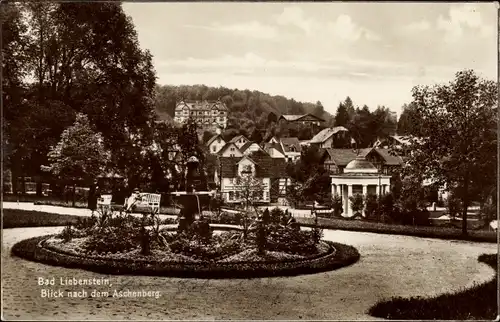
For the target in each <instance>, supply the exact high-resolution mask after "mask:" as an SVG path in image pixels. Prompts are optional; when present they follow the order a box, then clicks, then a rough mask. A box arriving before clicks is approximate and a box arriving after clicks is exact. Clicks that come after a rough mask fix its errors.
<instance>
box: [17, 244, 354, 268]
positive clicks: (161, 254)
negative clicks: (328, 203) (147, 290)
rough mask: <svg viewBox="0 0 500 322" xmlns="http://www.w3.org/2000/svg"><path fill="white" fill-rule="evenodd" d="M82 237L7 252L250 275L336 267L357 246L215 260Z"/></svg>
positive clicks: (75, 264)
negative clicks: (103, 247)
mask: <svg viewBox="0 0 500 322" xmlns="http://www.w3.org/2000/svg"><path fill="white" fill-rule="evenodd" d="M84 242H85V238H74V239H72V240H71V241H69V242H63V241H62V240H61V239H59V238H57V237H56V236H55V235H50V236H41V237H35V238H30V239H27V240H23V241H21V242H19V243H17V244H16V245H14V247H13V248H12V254H13V255H15V256H19V257H21V258H25V259H28V260H33V261H37V262H41V263H45V264H49V265H55V266H63V267H68V268H81V269H86V270H90V271H94V272H98V273H103V274H134V275H156V276H171V277H196V278H255V277H270V276H293V275H301V274H312V273H318V272H323V271H329V270H333V269H337V268H341V267H344V266H347V265H351V264H353V263H355V262H356V261H357V260H358V259H359V253H358V251H357V250H356V249H355V248H354V247H352V246H348V245H343V244H339V243H333V242H329V241H321V242H320V243H319V244H318V252H317V253H316V254H314V255H309V256H302V255H297V254H288V253H284V252H276V251H266V252H265V254H264V255H258V254H257V251H256V249H251V248H247V249H243V250H241V251H240V252H238V253H236V254H230V255H228V256H225V257H221V258H217V259H214V260H210V261H207V260H200V259H197V258H193V257H191V256H185V255H183V254H176V253H173V252H170V251H168V250H159V249H153V250H152V251H151V254H150V255H148V256H144V255H141V254H140V249H138V248H133V249H130V250H128V251H124V252H120V253H114V254H112V253H106V254H103V253H101V254H97V253H89V252H86V251H85V249H84V247H83V245H84Z"/></svg>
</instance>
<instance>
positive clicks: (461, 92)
mask: <svg viewBox="0 0 500 322" xmlns="http://www.w3.org/2000/svg"><path fill="white" fill-rule="evenodd" d="M413 103H414V105H415V110H416V114H417V117H418V118H419V119H420V120H422V122H421V123H420V127H419V130H418V135H419V137H420V139H418V140H417V139H412V144H411V146H410V147H411V153H410V158H409V160H408V167H406V174H407V175H412V176H414V177H416V178H419V179H420V180H423V179H424V178H427V179H432V180H433V181H435V182H436V183H437V184H439V185H441V186H446V188H447V189H448V190H450V191H451V190H453V191H454V192H455V193H456V194H457V197H458V198H460V199H461V201H462V224H463V226H462V232H463V234H467V209H468V207H469V205H470V203H471V201H472V200H474V199H477V198H479V196H480V193H479V192H480V191H491V190H492V189H491V187H494V186H495V185H496V178H497V173H496V167H497V140H496V138H497V133H496V125H497V124H496V120H497V112H496V108H495V107H496V104H497V86H496V84H495V83H494V82H493V81H488V80H484V79H482V78H480V77H479V76H478V75H476V74H475V73H474V71H472V70H465V71H461V72H458V73H457V74H456V77H455V80H453V81H452V82H450V83H449V84H443V85H436V86H433V87H429V86H419V87H415V88H414V89H413Z"/></svg>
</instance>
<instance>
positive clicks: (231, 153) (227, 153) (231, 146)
mask: <svg viewBox="0 0 500 322" xmlns="http://www.w3.org/2000/svg"><path fill="white" fill-rule="evenodd" d="M217 154H218V155H219V156H221V157H224V158H230V157H242V156H243V153H242V152H241V151H240V149H239V148H238V146H237V145H236V143H234V142H228V143H226V144H225V145H224V146H223V147H222V148H221V149H220V150H219V152H218V153H217Z"/></svg>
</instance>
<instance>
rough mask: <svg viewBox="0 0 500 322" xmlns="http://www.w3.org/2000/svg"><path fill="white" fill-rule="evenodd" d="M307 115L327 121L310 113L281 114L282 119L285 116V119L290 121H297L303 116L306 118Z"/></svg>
mask: <svg viewBox="0 0 500 322" xmlns="http://www.w3.org/2000/svg"><path fill="white" fill-rule="evenodd" d="M306 116H311V117H313V118H315V119H317V120H318V121H320V122H324V121H325V120H323V119H322V118H319V117H317V116H314V115H312V114H309V113H307V114H300V115H297V114H295V115H292V114H283V115H281V116H280V119H281V118H283V119H285V120H287V121H289V122H295V121H300V119H302V118H304V117H306Z"/></svg>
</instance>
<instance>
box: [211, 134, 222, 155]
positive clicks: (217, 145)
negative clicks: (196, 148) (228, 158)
mask: <svg viewBox="0 0 500 322" xmlns="http://www.w3.org/2000/svg"><path fill="white" fill-rule="evenodd" d="M225 145H226V141H225V140H224V138H223V137H222V135H220V134H216V135H214V136H212V137H211V138H210V140H208V142H207V147H208V151H209V153H210V154H216V153H218V152H219V151H220V150H221V149H222V148H223V147H224V146H225Z"/></svg>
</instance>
